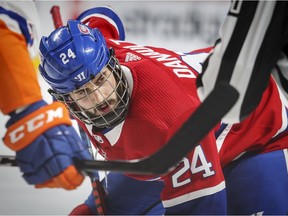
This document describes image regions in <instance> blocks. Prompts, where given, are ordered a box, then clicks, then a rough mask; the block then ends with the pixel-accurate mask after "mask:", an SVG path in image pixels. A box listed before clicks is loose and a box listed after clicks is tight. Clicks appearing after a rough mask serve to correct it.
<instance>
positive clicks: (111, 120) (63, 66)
mask: <svg viewBox="0 0 288 216" xmlns="http://www.w3.org/2000/svg"><path fill="white" fill-rule="evenodd" d="M40 56H41V64H40V66H39V70H40V73H41V75H42V77H43V78H44V80H45V81H46V82H47V83H48V84H49V85H50V86H51V87H52V89H49V90H48V91H49V93H50V94H51V95H52V96H54V97H55V98H56V99H57V100H58V101H61V102H63V103H65V104H66V106H67V108H68V110H69V112H70V113H71V114H72V115H73V116H75V117H77V118H78V119H80V120H81V121H82V122H84V123H86V124H91V125H93V126H94V127H95V128H96V129H97V130H103V129H107V128H108V129H109V128H112V127H114V126H116V125H117V124H119V123H120V122H122V121H123V120H124V118H125V116H126V115H127V112H128V105H129V101H130V100H129V99H130V97H129V87H128V82H127V79H126V78H125V75H124V72H123V70H122V68H121V66H120V64H119V61H118V59H117V58H116V57H115V53H114V52H113V49H108V47H107V45H106V42H105V39H104V37H103V36H102V34H101V33H100V31H99V30H98V29H96V28H95V29H91V28H89V27H88V26H86V25H84V24H83V23H81V22H80V21H77V20H69V21H68V24H67V26H63V27H60V28H59V29H57V30H55V31H53V32H52V33H51V34H50V35H49V36H48V37H45V36H44V37H42V39H41V42H40ZM105 68H107V69H105ZM107 71H108V72H109V73H108V72H107ZM99 77H100V78H99ZM111 77H113V79H115V84H112V82H111V80H110V79H111ZM95 79H96V81H97V80H98V79H99V80H101V83H102V84H101V85H96V84H95ZM105 85H106V86H109V88H110V92H109V94H108V95H105V93H104V91H103V92H101V89H102V90H103V88H104V87H103V86H105ZM87 86H89V87H88V88H89V91H87V88H86V87H87ZM90 87H91V88H90ZM79 89H80V90H81V91H82V92H83V95H82V93H81V97H76V96H75V94H77V93H75V92H78V91H79ZM95 94H100V95H101V98H102V101H97V102H95V100H94V98H95V97H94V95H95ZM83 101H86V102H87V101H88V102H89V103H88V105H87V103H86V104H85V106H84V105H83Z"/></svg>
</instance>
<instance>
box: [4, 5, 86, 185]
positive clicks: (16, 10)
mask: <svg viewBox="0 0 288 216" xmlns="http://www.w3.org/2000/svg"><path fill="white" fill-rule="evenodd" d="M36 20H38V14H37V10H36V7H35V5H34V2H24V3H21V2H16V3H15V2H2V1H1V2H0V53H1V54H0V65H1V73H0V80H1V86H0V88H1V90H0V110H1V112H2V113H3V114H5V115H9V116H10V120H9V121H8V122H7V124H6V127H7V132H6V135H5V137H4V143H5V144H6V145H7V146H8V147H9V148H11V149H12V150H14V151H16V160H17V163H18V165H19V167H20V170H21V172H22V173H23V177H24V179H25V180H26V181H27V183H28V184H32V185H35V186H36V187H37V188H41V187H49V188H54V187H57V188H64V189H67V190H73V189H76V188H77V187H78V186H79V185H80V184H81V183H82V182H83V179H84V176H83V175H82V174H81V173H79V172H78V171H77V170H76V168H75V167H74V164H73V160H72V157H78V158H82V159H89V158H91V156H90V155H89V152H88V150H87V146H86V145H84V144H82V142H81V140H80V138H79V136H78V134H77V133H76V131H75V130H74V128H73V127H72V126H71V120H70V118H69V113H68V111H67V108H66V107H65V106H63V104H61V103H59V102H55V103H52V104H47V103H46V102H45V101H44V100H43V98H42V95H41V91H40V87H39V84H38V79H37V74H36V70H35V67H36V66H37V60H36V59H37V55H38V59H39V54H38V46H39V43H38V42H39V40H37V34H38V33H37V31H38V30H39V28H38V27H39V26H38V25H37V24H36V23H35V21H36ZM32 21H33V22H32ZM33 62H34V63H35V64H34V65H35V67H34V66H33ZM38 64H39V60H38Z"/></svg>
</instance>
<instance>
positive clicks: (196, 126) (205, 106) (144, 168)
mask: <svg viewBox="0 0 288 216" xmlns="http://www.w3.org/2000/svg"><path fill="white" fill-rule="evenodd" d="M238 97H239V93H238V92H237V90H235V89H234V88H233V87H232V86H230V85H229V84H220V85H218V86H216V87H215V89H214V90H213V91H212V92H211V94H210V95H209V96H208V97H207V98H206V99H205V100H204V101H203V103H202V104H201V105H200V106H199V107H198V108H197V109H196V111H195V112H194V113H193V114H192V115H191V116H190V118H189V119H188V120H187V121H186V122H185V123H184V124H183V126H182V127H181V128H180V129H179V130H178V132H177V133H176V134H175V135H174V136H173V137H172V138H171V139H170V140H169V141H168V143H167V144H166V145H165V146H164V147H163V148H162V149H160V150H159V151H158V152H156V153H155V154H153V155H152V156H150V157H147V158H144V159H140V160H134V161H100V160H79V159H75V165H76V167H77V169H78V170H81V171H86V172H93V171H96V170H106V171H119V172H130V173H136V174H164V173H166V172H168V171H169V170H170V169H172V168H173V167H174V166H176V165H177V163H178V162H180V161H181V160H182V159H183V157H184V156H185V155H187V154H188V152H190V151H191V150H193V148H195V147H196V146H197V145H198V144H199V142H200V141H201V140H202V139H203V138H204V137H205V136H206V135H207V134H208V133H209V132H210V131H211V130H212V129H213V128H214V127H215V126H216V124H217V123H219V122H220V121H221V119H222V118H223V117H224V115H225V114H226V113H227V112H228V111H229V110H230V109H231V108H232V106H233V105H234V104H235V103H236V101H237V99H238ZM2 161H4V163H5V161H7V160H6V159H5V157H1V156H0V163H1V164H2ZM8 161H9V162H10V163H12V162H13V160H12V157H9V160H8Z"/></svg>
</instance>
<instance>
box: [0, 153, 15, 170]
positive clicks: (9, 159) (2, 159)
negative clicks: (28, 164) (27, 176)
mask: <svg viewBox="0 0 288 216" xmlns="http://www.w3.org/2000/svg"><path fill="white" fill-rule="evenodd" d="M0 165H1V166H12V167H16V166H18V164H17V161H16V159H15V156H6V155H0Z"/></svg>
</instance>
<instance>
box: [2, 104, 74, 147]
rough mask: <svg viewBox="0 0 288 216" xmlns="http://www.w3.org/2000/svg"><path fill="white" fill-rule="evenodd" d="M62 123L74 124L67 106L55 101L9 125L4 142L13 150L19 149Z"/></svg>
mask: <svg viewBox="0 0 288 216" xmlns="http://www.w3.org/2000/svg"><path fill="white" fill-rule="evenodd" d="M60 124H66V125H72V122H71V120H70V118H69V113H68V110H67V109H66V107H65V106H64V105H63V104H62V103H60V102H54V103H53V104H50V105H48V106H44V107H42V108H41V109H39V110H37V111H35V112H33V113H31V114H29V115H27V116H25V117H24V118H23V119H21V120H19V121H17V122H16V123H14V124H12V125H11V126H10V127H8V130H7V133H6V135H5V137H4V143H5V145H7V146H8V147H9V148H11V149H12V150H14V151H19V150H21V149H23V148H24V147H26V146H27V145H29V144H30V143H31V142H32V141H33V140H35V139H36V138H37V137H38V136H39V135H41V134H42V133H44V132H45V131H46V130H48V129H49V128H52V127H54V126H56V125H60Z"/></svg>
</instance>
